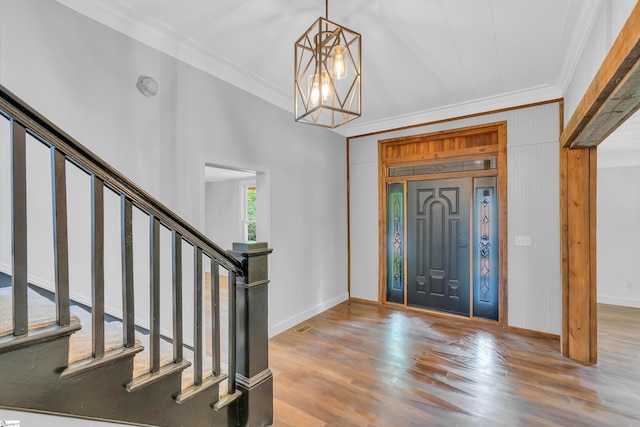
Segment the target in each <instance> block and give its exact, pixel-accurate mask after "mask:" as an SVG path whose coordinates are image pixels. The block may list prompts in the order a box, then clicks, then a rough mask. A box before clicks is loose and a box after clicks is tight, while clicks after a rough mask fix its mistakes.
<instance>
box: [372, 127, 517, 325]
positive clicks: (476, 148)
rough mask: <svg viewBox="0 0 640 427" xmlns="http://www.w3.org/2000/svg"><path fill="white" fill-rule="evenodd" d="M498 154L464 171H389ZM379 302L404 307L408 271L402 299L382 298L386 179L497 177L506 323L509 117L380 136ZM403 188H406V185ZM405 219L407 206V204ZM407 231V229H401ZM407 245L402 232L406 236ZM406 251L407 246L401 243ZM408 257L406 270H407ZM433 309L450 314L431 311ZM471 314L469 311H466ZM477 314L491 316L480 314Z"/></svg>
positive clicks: (503, 320)
mask: <svg viewBox="0 0 640 427" xmlns="http://www.w3.org/2000/svg"><path fill="white" fill-rule="evenodd" d="M488 157H496V158H497V170H496V169H492V170H478V171H467V172H448V173H436V174H429V175H414V176H410V177H407V176H402V177H388V176H387V171H388V169H389V168H390V167H397V166H410V165H420V164H428V163H436V162H443V163H444V162H447V161H455V160H473V159H486V158H488ZM378 168H379V169H378V213H379V220H378V224H379V230H378V236H379V244H378V248H379V251H378V302H380V303H382V304H389V305H400V306H403V307H406V308H411V307H408V306H407V297H406V290H407V286H406V277H405V285H404V289H405V297H404V304H396V303H392V302H388V301H386V298H385V295H386V277H387V264H386V241H387V203H386V201H387V184H388V183H390V182H403V183H404V185H405V190H406V182H407V181H410V180H420V179H442V178H459V177H480V176H496V172H497V177H498V209H499V218H500V219H499V221H500V225H499V234H500V236H499V249H498V250H499V272H500V273H499V275H500V277H499V286H500V293H499V304H498V323H499V324H500V325H502V326H504V325H506V324H507V295H508V293H507V282H508V281H507V242H508V238H507V122H506V121H501V122H494V123H488V124H483V125H478V126H471V127H465V128H458V129H453V130H446V131H439V132H435V133H427V134H421V135H412V136H408V137H400V138H393V139H385V140H380V141H378ZM405 192H406V191H405ZM405 223H406V210H405ZM405 234H406V229H405ZM404 242H405V245H406V236H405V239H404ZM405 253H406V248H405ZM406 268H407V266H406V259H405V266H404V270H405V271H406ZM434 313H436V314H442V315H447V316H448V315H449V314H446V313H439V312H434ZM470 317H472V318H473V313H471V314H470ZM475 319H477V320H482V321H489V320H485V319H481V318H475Z"/></svg>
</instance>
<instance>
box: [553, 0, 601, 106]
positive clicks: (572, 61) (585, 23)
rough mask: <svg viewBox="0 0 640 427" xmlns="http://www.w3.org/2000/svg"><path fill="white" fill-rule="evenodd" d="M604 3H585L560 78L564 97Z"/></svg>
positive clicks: (598, 1) (559, 83)
mask: <svg viewBox="0 0 640 427" xmlns="http://www.w3.org/2000/svg"><path fill="white" fill-rule="evenodd" d="M603 3H604V2H603V0H597V1H594V2H585V3H584V6H583V7H582V9H581V11H580V18H579V19H578V24H577V25H576V30H575V31H574V32H573V38H572V39H571V43H570V45H569V49H568V51H567V58H566V59H565V61H564V63H563V66H562V69H561V70H560V75H559V78H558V86H559V87H561V88H562V96H563V97H564V95H565V94H566V91H567V88H568V87H569V82H570V81H571V79H573V75H574V74H575V72H576V69H577V68H578V63H579V62H580V57H581V56H582V53H583V52H584V48H585V46H586V44H587V41H588V40H589V34H590V33H591V30H592V29H593V25H594V24H595V22H596V18H597V17H598V13H599V12H600V8H601V7H602V4H603Z"/></svg>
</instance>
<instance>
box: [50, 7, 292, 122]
mask: <svg viewBox="0 0 640 427" xmlns="http://www.w3.org/2000/svg"><path fill="white" fill-rule="evenodd" d="M56 1H57V2H58V3H60V4H62V5H64V6H66V7H68V8H69V9H71V10H74V11H75V12H77V13H79V14H81V15H84V16H86V17H88V18H90V19H93V20H94V21H96V22H99V23H101V24H103V25H105V26H107V27H109V28H111V29H113V30H115V31H117V32H119V33H122V34H124V35H126V36H129V37H131V38H132V39H134V40H137V41H139V42H140V43H143V44H145V45H147V46H150V47H152V48H154V49H156V50H158V51H160V52H163V53H165V54H167V55H170V56H172V57H174V58H176V59H179V60H180V61H182V62H184V63H186V64H189V65H191V66H193V67H195V68H198V69H200V70H202V71H204V72H205V73H207V74H210V75H212V76H214V77H217V78H219V79H220V80H223V81H225V82H227V83H229V84H231V85H233V86H235V87H238V88H240V89H242V90H244V91H246V92H249V93H251V94H253V95H255V96H257V97H258V98H261V99H263V100H265V101H267V102H269V103H271V104H274V105H276V106H278V107H280V108H282V109H285V110H287V111H292V104H293V101H292V97H291V94H290V93H287V92H286V91H285V90H282V89H281V88H279V87H277V86H275V85H273V84H271V83H270V82H268V81H267V80H265V79H264V78H262V77H261V76H259V75H257V74H255V73H253V72H251V71H250V70H248V69H246V68H244V67H242V66H240V65H239V64H237V63H235V62H233V61H231V60H230V59H229V58H227V57H225V56H223V55H220V54H218V53H217V52H214V51H212V50H211V49H208V48H207V47H205V46H204V45H202V44H201V43H198V42H197V41H195V40H193V39H190V38H187V37H184V35H182V34H181V33H179V32H177V31H175V30H174V29H172V28H170V27H168V26H166V25H164V24H162V23H160V22H158V21H156V20H153V19H150V18H149V17H148V16H146V15H143V14H141V13H140V12H139V11H137V10H136V9H134V8H132V7H131V6H129V5H128V4H127V2H126V1H122V0H109V1H105V0H56ZM125 11H126V12H125Z"/></svg>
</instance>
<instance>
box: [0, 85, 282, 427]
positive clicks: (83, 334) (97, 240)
mask: <svg viewBox="0 0 640 427" xmlns="http://www.w3.org/2000/svg"><path fill="white" fill-rule="evenodd" d="M0 122H2V123H0V130H1V129H2V126H4V127H5V128H8V129H10V132H7V133H8V134H9V136H8V138H6V139H8V141H6V142H7V143H8V144H10V150H9V151H10V158H9V159H8V160H9V164H10V170H11V179H10V181H11V184H10V188H11V200H10V201H11V203H10V205H11V215H10V229H11V233H10V237H11V254H12V257H11V264H10V266H8V267H6V266H5V268H4V270H6V271H4V273H0V385H1V386H0V407H2V408H7V409H15V410H22V411H37V412H44V413H51V414H56V415H67V416H73V417H81V418H88V419H99V420H107V421H113V422H119V423H126V424H133V425H151V426H189V427H194V426H195V427H198V426H237V425H242V426H244V425H248V426H264V425H270V424H271V423H272V419H273V397H272V396H273V391H272V390H273V382H272V381H273V377H272V374H271V371H270V370H269V367H268V339H267V338H268V336H267V285H268V283H269V280H268V274H267V257H268V255H269V254H270V252H271V249H268V248H267V245H266V243H252V242H248V243H234V247H233V250H230V251H225V250H223V249H221V248H220V247H219V246H217V245H216V244H215V243H213V242H211V241H210V240H209V239H208V238H207V237H205V236H204V235H202V234H201V233H200V232H199V231H198V230H196V229H195V228H194V227H192V226H191V225H190V224H188V223H186V222H185V221H184V220H182V219H181V218H180V217H178V216H177V215H176V214H175V213H173V212H172V211H171V210H169V209H168V208H167V207H165V206H164V205H162V204H161V203H160V202H158V201H157V200H155V199H154V198H153V197H152V196H150V195H149V194H148V193H146V192H144V191H143V190H142V189H140V188H139V187H137V186H136V185H135V184H134V183H132V182H131V181H130V180H128V179H127V178H126V177H124V176H123V175H122V174H120V173H119V172H118V171H116V170H115V169H113V168H112V167H111V166H109V165H108V164H107V163H106V162H104V161H103V160H101V159H99V158H98V157H97V156H96V155H95V154H93V153H91V152H90V151H89V150H87V149H86V148H85V147H84V146H82V145H81V144H79V143H78V142H77V141H75V140H73V139H72V138H71V137H70V136H68V135H67V134H65V133H64V132H62V131H61V130H60V129H58V128H57V127H55V126H54V125H53V124H52V123H50V122H49V121H48V120H46V119H45V118H44V117H42V116H41V115H40V114H38V113H37V112H36V111H34V110H33V109H32V108H30V107H29V106H28V105H26V104H25V103H24V102H22V101H21V100H20V99H18V98H17V97H16V96H15V95H13V94H12V93H11V92H9V91H8V90H7V89H6V88H4V87H2V86H0ZM2 137H3V135H0V138H2ZM34 141H35V143H36V144H37V145H40V144H41V145H43V146H44V147H46V149H47V150H48V155H49V156H50V177H51V193H50V198H51V202H52V203H51V204H52V206H53V207H52V209H51V214H50V215H49V218H48V220H50V221H51V224H52V227H51V230H52V236H51V239H52V241H53V267H54V268H53V270H54V272H53V279H52V281H51V283H50V286H47V285H46V283H45V284H44V285H41V284H34V283H30V278H31V277H32V276H33V275H32V274H31V272H30V270H29V265H30V263H33V262H34V260H32V259H29V256H28V254H29V252H28V251H27V242H28V238H27V236H28V233H29V229H28V224H29V222H28V220H27V205H28V200H27V199H28V198H27V163H28V161H29V159H28V158H27V157H28V156H27V154H28V153H30V152H32V151H30V150H27V146H28V144H34ZM0 142H2V141H0ZM70 168H77V169H79V170H81V171H83V172H84V173H86V174H87V176H88V177H89V181H90V187H91V196H90V204H91V214H90V215H91V219H90V222H91V232H90V248H91V249H90V252H91V253H90V257H89V259H90V261H89V262H90V271H91V279H90V282H91V283H90V287H89V290H88V291H87V292H86V295H79V297H80V298H79V299H82V301H79V300H74V298H73V297H72V295H71V294H74V295H76V294H77V291H75V290H72V288H73V287H71V286H70V282H71V280H70V268H69V267H70V264H69V253H70V249H69V245H70V239H69V234H70V231H72V230H71V228H72V227H73V226H75V225H76V224H71V223H70V221H69V220H68V211H67V210H68V206H67V198H68V194H67V191H68V188H69V185H68V182H67V176H68V175H69V173H68V172H69V171H70ZM105 195H107V197H111V198H112V199H113V198H114V195H115V197H116V198H117V200H118V204H119V207H118V209H117V213H116V216H117V218H115V222H116V223H117V224H118V228H119V230H118V232H117V234H118V235H119V238H120V245H119V246H120V248H119V252H120V254H119V256H118V258H119V260H120V264H121V267H120V268H121V274H120V276H121V280H120V281H119V282H120V283H116V284H114V283H111V282H109V283H108V284H106V285H105V259H106V258H108V257H109V256H112V254H111V255H110V254H109V253H107V252H108V251H106V250H105V236H107V237H109V236H111V234H109V233H112V230H109V231H107V232H106V233H105V228H106V227H105V223H113V222H114V218H112V217H110V216H109V215H110V214H111V215H112V216H113V212H112V210H109V209H107V208H105V205H106V204H107V203H106V202H105ZM136 215H137V217H138V218H139V217H143V218H144V221H145V222H147V224H148V228H147V232H148V235H147V236H148V240H147V242H145V245H143V246H145V251H146V250H148V253H147V255H148V260H149V261H148V263H147V268H148V271H147V275H148V276H147V277H148V282H147V283H139V282H136V283H134V278H135V277H136V274H134V273H135V271H134V270H135V269H137V268H139V264H134V246H135V249H136V251H137V252H136V254H139V251H140V249H139V246H140V245H139V239H137V238H136V233H135V227H134V223H135V221H134V216H136ZM107 228H108V227H107ZM7 234H8V233H4V234H2V233H0V238H1V239H7V238H8V237H9V236H7ZM163 236H164V237H163ZM5 241H6V240H5ZM161 241H162V242H163V243H164V246H161ZM0 242H1V241H0ZM167 242H169V245H167ZM167 257H168V258H169V260H170V261H169V262H166V259H167ZM185 259H186V260H188V261H186V262H185ZM74 262H77V260H75V259H74ZM167 264H170V270H171V272H170V274H166V271H164V270H166V265H167ZM220 267H223V268H224V269H226V270H227V271H228V280H226V281H225V280H220ZM1 269H2V265H0V270H1ZM205 270H208V271H207V272H205ZM163 271H164V274H161V272H163ZM167 276H170V278H168V277H167ZM206 278H210V280H206ZM221 283H226V286H225V287H221ZM134 285H135V287H134ZM114 289H115V292H117V293H118V294H119V299H120V300H121V307H118V308H116V309H114V308H113V304H112V301H111V300H112V298H111V297H110V295H111V296H112V294H113V293H114ZM141 290H142V292H141ZM221 291H222V292H221ZM221 294H222V296H221ZM141 299H142V301H141ZM107 300H108V301H109V302H106V301H107ZM168 306H170V309H167V307H168ZM141 307H143V309H140V308H141ZM136 310H137V311H141V312H142V311H144V312H148V321H146V322H141V321H140V320H139V316H138V315H137V313H136ZM225 311H226V312H227V319H224V318H223V317H222V313H224V312H225ZM191 312H192V314H191ZM185 315H188V316H187V319H188V320H187V321H185V320H184V319H185ZM143 323H144V324H143ZM167 325H170V326H169V327H167ZM221 325H226V326H227V328H226V330H228V333H221ZM221 336H223V337H224V338H225V339H224V340H222V339H221Z"/></svg>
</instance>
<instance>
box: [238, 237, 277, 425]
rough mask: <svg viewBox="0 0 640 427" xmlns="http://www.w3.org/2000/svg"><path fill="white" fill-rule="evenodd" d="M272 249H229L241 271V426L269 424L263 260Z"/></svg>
mask: <svg viewBox="0 0 640 427" xmlns="http://www.w3.org/2000/svg"><path fill="white" fill-rule="evenodd" d="M272 251H273V249H269V248H268V247H267V243H263V242H244V243H234V244H233V249H232V250H231V251H229V253H230V254H231V255H233V256H234V257H235V258H236V259H237V260H238V261H240V262H241V263H242V268H243V270H244V277H239V278H238V282H237V287H236V304H237V305H236V307H237V311H236V328H237V329H236V337H237V341H236V383H237V386H238V389H239V390H240V391H242V397H241V399H240V425H241V426H252V427H253V426H270V425H271V424H273V375H272V373H271V370H270V369H269V330H268V313H269V310H268V292H267V290H268V284H269V275H268V262H267V261H268V257H269V254H270V253H271V252H272Z"/></svg>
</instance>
